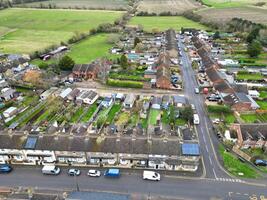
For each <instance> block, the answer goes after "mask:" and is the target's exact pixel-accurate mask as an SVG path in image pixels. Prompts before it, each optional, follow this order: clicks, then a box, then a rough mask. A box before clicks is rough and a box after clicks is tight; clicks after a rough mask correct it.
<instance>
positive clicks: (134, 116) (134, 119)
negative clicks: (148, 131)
mask: <svg viewBox="0 0 267 200" xmlns="http://www.w3.org/2000/svg"><path fill="white" fill-rule="evenodd" d="M138 119H139V114H138V112H135V113H132V114H131V118H130V121H129V124H130V125H131V126H135V125H136V124H137V122H138Z"/></svg>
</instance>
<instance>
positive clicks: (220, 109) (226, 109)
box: [208, 105, 232, 113]
mask: <svg viewBox="0 0 267 200" xmlns="http://www.w3.org/2000/svg"><path fill="white" fill-rule="evenodd" d="M208 111H209V112H213V113H232V110H231V109H230V107H228V106H212V105H209V106H208Z"/></svg>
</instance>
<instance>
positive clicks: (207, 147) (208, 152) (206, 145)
mask: <svg viewBox="0 0 267 200" xmlns="http://www.w3.org/2000/svg"><path fill="white" fill-rule="evenodd" d="M205 147H206V150H207V152H208V153H209V150H208V147H207V145H206V146H205Z"/></svg>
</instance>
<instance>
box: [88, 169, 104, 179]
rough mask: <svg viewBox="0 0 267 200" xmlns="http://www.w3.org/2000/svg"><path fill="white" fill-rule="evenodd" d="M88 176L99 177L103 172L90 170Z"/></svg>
mask: <svg viewBox="0 0 267 200" xmlns="http://www.w3.org/2000/svg"><path fill="white" fill-rule="evenodd" d="M87 175H88V176H92V177H99V176H101V172H100V171H99V170H94V169H90V170H89V171H88V173H87Z"/></svg>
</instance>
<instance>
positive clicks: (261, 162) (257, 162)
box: [255, 159, 267, 167]
mask: <svg viewBox="0 0 267 200" xmlns="http://www.w3.org/2000/svg"><path fill="white" fill-rule="evenodd" d="M255 165H258V166H266V167H267V160H261V159H257V160H255Z"/></svg>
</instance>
